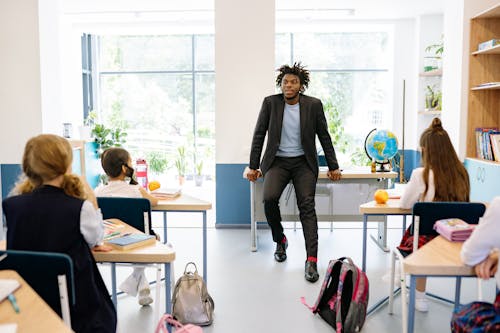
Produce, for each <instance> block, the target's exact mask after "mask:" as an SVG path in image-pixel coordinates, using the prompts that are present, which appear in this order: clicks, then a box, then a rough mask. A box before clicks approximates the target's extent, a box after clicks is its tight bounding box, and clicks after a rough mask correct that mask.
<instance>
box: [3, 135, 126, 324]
mask: <svg viewBox="0 0 500 333" xmlns="http://www.w3.org/2000/svg"><path fill="white" fill-rule="evenodd" d="M71 162H72V148H71V145H70V144H69V142H68V141H67V140H66V139H64V138H62V137H59V136H57V135H52V134H42V135H38V136H36V137H34V138H31V139H30V140H28V142H27V143H26V147H25V149H24V155H23V161H22V170H23V176H22V179H21V180H20V182H19V183H18V184H17V185H16V187H15V188H14V191H13V194H14V195H13V196H11V197H9V198H7V199H5V200H4V201H3V203H2V207H3V212H4V214H5V218H6V222H7V249H12V250H27V251H41V252H59V253H66V254H68V255H69V256H70V257H71V259H72V261H73V268H74V276H75V296H76V298H75V300H76V304H75V305H74V306H73V307H72V308H71V327H72V329H73V330H74V331H76V332H115V331H116V311H115V308H114V306H113V304H112V302H111V299H110V297H109V293H108V291H107V289H106V286H105V284H104V281H103V280H102V277H101V275H100V273H99V270H98V269H97V266H96V263H95V260H94V257H93V256H92V252H91V251H90V248H94V250H97V251H107V250H109V248H108V247H106V246H103V245H101V244H102V239H103V233H104V227H103V223H102V215H101V213H100V211H99V210H98V207H97V201H96V198H95V196H94V195H93V192H92V190H91V189H90V187H89V186H88V185H87V183H85V182H84V181H82V180H81V179H80V178H79V177H78V176H75V175H72V174H71Z"/></svg>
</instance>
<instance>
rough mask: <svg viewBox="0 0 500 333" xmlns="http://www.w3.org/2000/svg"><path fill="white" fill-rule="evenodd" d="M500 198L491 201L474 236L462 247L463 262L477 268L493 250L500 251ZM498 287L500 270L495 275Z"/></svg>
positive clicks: (473, 233) (499, 285)
mask: <svg viewBox="0 0 500 333" xmlns="http://www.w3.org/2000/svg"><path fill="white" fill-rule="evenodd" d="M499 230H500V197H496V198H494V199H493V200H492V201H491V204H490V205H489V206H488V209H487V210H486V212H485V213H484V215H483V217H482V218H481V219H480V220H479V224H478V225H477V227H476V228H475V229H474V232H472V235H471V236H470V237H469V239H467V240H466V241H465V242H464V245H463V246H462V252H461V257H462V261H463V262H464V263H465V264H466V265H469V266H475V265H477V264H479V263H480V262H481V261H483V260H484V259H486V257H487V256H488V255H489V254H490V251H491V250H493V249H500V232H499ZM495 278H496V282H497V287H498V288H500V270H497V273H496V274H495Z"/></svg>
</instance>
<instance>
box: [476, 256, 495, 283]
mask: <svg viewBox="0 0 500 333" xmlns="http://www.w3.org/2000/svg"><path fill="white" fill-rule="evenodd" d="M497 269H498V252H493V253H491V254H490V255H489V256H488V258H486V259H484V260H483V261H481V262H480V263H479V264H477V265H476V266H474V270H475V271H476V275H477V277H479V278H481V279H484V280H488V279H489V278H490V277H491V276H492V275H495V273H496V272H497Z"/></svg>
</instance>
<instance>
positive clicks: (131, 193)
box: [95, 148, 158, 305]
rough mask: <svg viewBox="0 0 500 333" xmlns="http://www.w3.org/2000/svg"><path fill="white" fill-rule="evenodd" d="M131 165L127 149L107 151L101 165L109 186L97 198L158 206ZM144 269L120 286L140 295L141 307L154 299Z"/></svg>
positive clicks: (137, 269)
mask: <svg viewBox="0 0 500 333" xmlns="http://www.w3.org/2000/svg"><path fill="white" fill-rule="evenodd" d="M131 164H132V159H131V157H130V154H129V152H128V151H126V150H125V149H123V148H109V149H106V150H105V151H104V152H103V153H102V156H101V165H102V168H103V169H104V172H106V175H107V176H108V178H109V180H108V184H106V185H100V186H98V187H97V188H96V189H95V194H96V196H98V197H126V198H146V199H148V200H149V201H150V202H151V206H156V205H157V204H158V198H155V197H154V196H152V195H151V194H149V193H148V192H146V190H145V189H144V188H143V187H142V186H141V185H139V184H137V182H136V181H135V180H134V178H133V175H134V169H133V168H132V166H131ZM150 232H151V231H150ZM144 269H145V268H144V267H143V266H135V267H134V271H133V272H132V274H131V275H130V276H129V277H128V278H127V279H126V280H125V281H124V282H123V283H122V284H121V285H120V289H121V290H122V291H123V292H125V293H127V294H129V295H131V296H136V295H138V302H139V304H140V305H149V304H151V303H153V299H152V298H151V290H150V289H149V282H148V280H147V278H146V274H145V273H144Z"/></svg>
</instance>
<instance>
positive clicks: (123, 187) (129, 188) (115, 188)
mask: <svg viewBox="0 0 500 333" xmlns="http://www.w3.org/2000/svg"><path fill="white" fill-rule="evenodd" d="M140 186H141V185H139V184H136V185H130V184H129V183H128V182H126V181H124V180H112V181H109V182H108V184H107V185H99V186H98V187H97V188H96V189H95V190H94V193H95V195H96V197H125V198H142V194H141V191H140V190H139V188H140Z"/></svg>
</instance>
